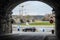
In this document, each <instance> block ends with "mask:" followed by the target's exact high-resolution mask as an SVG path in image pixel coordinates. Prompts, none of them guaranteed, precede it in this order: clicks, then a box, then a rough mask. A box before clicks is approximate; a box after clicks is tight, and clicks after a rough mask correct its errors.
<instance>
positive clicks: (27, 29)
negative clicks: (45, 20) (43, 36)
mask: <svg viewBox="0 0 60 40" xmlns="http://www.w3.org/2000/svg"><path fill="white" fill-rule="evenodd" d="M22 31H24V32H28V31H31V32H35V31H36V28H35V27H32V28H24V29H22Z"/></svg>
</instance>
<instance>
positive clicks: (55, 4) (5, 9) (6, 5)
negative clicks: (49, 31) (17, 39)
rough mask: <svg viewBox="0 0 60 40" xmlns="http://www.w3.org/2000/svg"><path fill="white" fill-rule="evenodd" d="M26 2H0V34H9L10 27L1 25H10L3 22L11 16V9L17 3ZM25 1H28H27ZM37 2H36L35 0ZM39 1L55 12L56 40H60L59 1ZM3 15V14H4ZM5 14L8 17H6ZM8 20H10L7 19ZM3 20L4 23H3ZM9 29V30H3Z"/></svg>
mask: <svg viewBox="0 0 60 40" xmlns="http://www.w3.org/2000/svg"><path fill="white" fill-rule="evenodd" d="M25 1H26V0H8V1H5V0H4V1H3V0H1V4H2V5H0V6H1V7H0V8H1V9H0V13H1V14H0V15H1V17H2V16H3V17H2V18H0V19H1V21H0V26H1V27H0V33H11V32H9V31H11V26H10V27H9V26H8V27H7V26H6V27H5V26H3V25H6V24H7V25H10V24H11V23H10V24H8V22H7V21H8V20H5V18H7V17H8V18H9V14H10V15H11V13H12V12H11V11H12V9H13V8H14V7H15V6H16V5H18V4H19V3H22V2H25ZM27 1H29V0H27ZM33 1H35V0H33ZM36 1H37V0H36ZM40 1H42V2H44V3H47V4H48V5H50V6H51V7H52V8H53V9H54V11H55V12H56V35H57V38H58V39H60V31H59V30H60V27H59V26H60V23H59V22H60V15H59V14H60V6H59V5H60V1H59V0H40ZM4 13H5V14H4ZM3 14H4V15H3ZM6 14H7V15H8V16H6ZM9 19H10V18H9ZM4 20H5V21H4ZM3 22H4V23H5V22H6V23H5V24H3ZM4 27H5V28H9V29H7V30H6V29H5V28H4ZM3 29H5V31H6V32H5V31H3Z"/></svg>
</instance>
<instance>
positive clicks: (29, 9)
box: [12, 1, 52, 15]
mask: <svg viewBox="0 0 60 40" xmlns="http://www.w3.org/2000/svg"><path fill="white" fill-rule="evenodd" d="M22 5H23V6H24V7H23V8H22V7H21V6H22ZM22 10H23V11H22ZM12 12H13V15H20V14H22V12H23V14H24V15H45V14H48V13H49V14H50V13H52V8H51V7H50V6H49V5H47V4H45V3H43V2H39V1H27V2H24V3H21V4H19V5H18V6H16V7H15V8H14V9H13V10H12Z"/></svg>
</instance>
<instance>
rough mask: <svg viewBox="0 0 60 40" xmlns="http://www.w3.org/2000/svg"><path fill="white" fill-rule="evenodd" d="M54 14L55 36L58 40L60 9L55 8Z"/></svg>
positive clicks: (59, 34)
mask: <svg viewBox="0 0 60 40" xmlns="http://www.w3.org/2000/svg"><path fill="white" fill-rule="evenodd" d="M55 13H56V35H57V38H58V40H60V8H56V9H55Z"/></svg>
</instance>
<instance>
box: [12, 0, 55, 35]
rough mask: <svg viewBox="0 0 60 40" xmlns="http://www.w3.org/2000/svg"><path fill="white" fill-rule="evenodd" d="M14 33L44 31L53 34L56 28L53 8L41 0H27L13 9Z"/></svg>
mask: <svg viewBox="0 0 60 40" xmlns="http://www.w3.org/2000/svg"><path fill="white" fill-rule="evenodd" d="M12 12H13V14H12V19H13V23H12V33H20V32H42V33H49V34H52V31H54V30H55V13H54V11H53V8H52V7H50V6H49V5H47V4H45V3H43V2H40V1H27V2H23V3H21V4H19V5H18V6H16V7H15V8H14V9H13V10H12Z"/></svg>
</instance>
